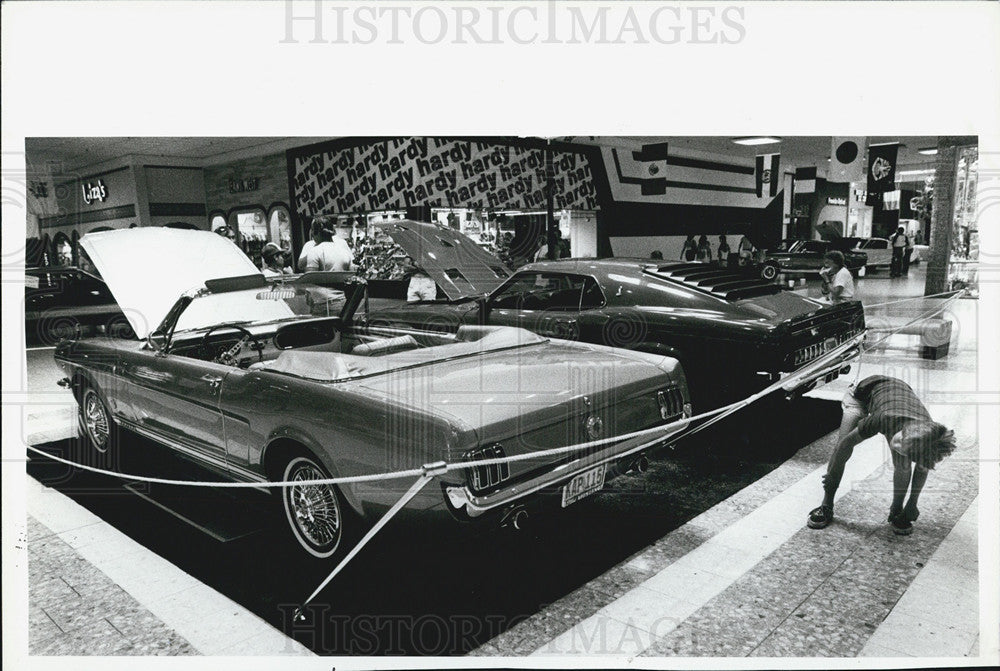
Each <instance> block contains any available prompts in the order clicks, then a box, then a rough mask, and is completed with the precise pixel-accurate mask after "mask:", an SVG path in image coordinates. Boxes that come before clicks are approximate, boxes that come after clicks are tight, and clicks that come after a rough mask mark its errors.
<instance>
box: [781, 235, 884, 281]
mask: <svg viewBox="0 0 1000 671" xmlns="http://www.w3.org/2000/svg"><path fill="white" fill-rule="evenodd" d="M851 247H852V245H848V244H845V243H844V242H843V241H831V240H799V241H798V242H794V243H792V244H791V245H790V246H789V247H788V251H774V252H768V253H767V255H766V256H765V257H764V261H763V264H762V269H761V273H762V275H764V276H765V277H766V276H767V274H765V272H764V268H767V267H770V268H772V269H773V270H774V271H776V272H775V273H774V274H775V275H777V273H786V274H800V275H813V274H817V273H819V271H820V269H821V268H822V267H823V255H824V254H826V253H827V252H829V251H833V250H838V251H841V252H843V253H844V261H845V267H846V268H847V269H848V270H850V271H851V273H853V274H855V275H857V273H858V271H859V270H860V269H862V268H864V267H865V265H866V264H867V263H868V256H867V254H865V253H864V252H861V251H857V250H854V249H851Z"/></svg>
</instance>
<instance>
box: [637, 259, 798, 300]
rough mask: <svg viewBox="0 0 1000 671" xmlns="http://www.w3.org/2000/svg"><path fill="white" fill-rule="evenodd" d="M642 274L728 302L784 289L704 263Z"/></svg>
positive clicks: (688, 264) (772, 283)
mask: <svg viewBox="0 0 1000 671" xmlns="http://www.w3.org/2000/svg"><path fill="white" fill-rule="evenodd" d="M643 272H644V273H646V274H647V275H651V276H653V277H658V278H660V279H664V280H670V281H672V282H678V283H680V284H683V285H685V286H688V287H691V288H692V289H697V290H699V291H704V292H705V293H708V294H711V295H713V296H717V297H718V298H722V299H725V300H727V301H735V300H740V299H743V298H752V297H753V296H767V295H769V294H776V293H779V292H780V291H781V287H780V286H778V285H777V284H775V283H774V282H769V281H767V280H764V279H761V278H759V277H754V276H751V275H744V274H741V273H734V272H732V271H731V270H728V269H726V268H718V267H716V266H712V265H708V264H705V263H675V264H671V265H665V266H659V267H655V266H650V267H648V268H646V269H645V270H644V271H643Z"/></svg>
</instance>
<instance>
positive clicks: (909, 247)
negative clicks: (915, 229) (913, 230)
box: [903, 235, 913, 277]
mask: <svg viewBox="0 0 1000 671" xmlns="http://www.w3.org/2000/svg"><path fill="white" fill-rule="evenodd" d="M911 256H913V238H912V237H911V236H909V235H907V236H906V249H904V250H903V276H904V277H905V276H906V275H909V274H910V257H911Z"/></svg>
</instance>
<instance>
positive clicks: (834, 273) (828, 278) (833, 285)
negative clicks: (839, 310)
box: [819, 250, 854, 305]
mask: <svg viewBox="0 0 1000 671" xmlns="http://www.w3.org/2000/svg"><path fill="white" fill-rule="evenodd" d="M844 263H845V261H844V253H843V252H839V251H837V250H833V251H832V252H827V253H826V254H824V255H823V268H822V269H821V270H820V271H819V277H820V279H821V280H822V281H823V287H822V291H823V295H824V296H827V297H828V298H829V299H830V302H831V303H833V304H834V305H838V304H840V303H846V302H847V301H850V300H853V299H854V278H853V277H852V276H851V271H849V270H848V269H847V268H845V267H844Z"/></svg>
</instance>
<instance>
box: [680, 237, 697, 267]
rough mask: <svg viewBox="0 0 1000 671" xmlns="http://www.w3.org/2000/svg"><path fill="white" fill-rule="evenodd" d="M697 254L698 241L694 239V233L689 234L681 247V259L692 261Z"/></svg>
mask: <svg viewBox="0 0 1000 671" xmlns="http://www.w3.org/2000/svg"><path fill="white" fill-rule="evenodd" d="M697 255H698V243H697V242H695V240H694V235H693V234H692V235H689V236H688V237H687V240H685V241H684V246H683V247H681V261H694V259H695V257H696V256H697Z"/></svg>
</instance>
